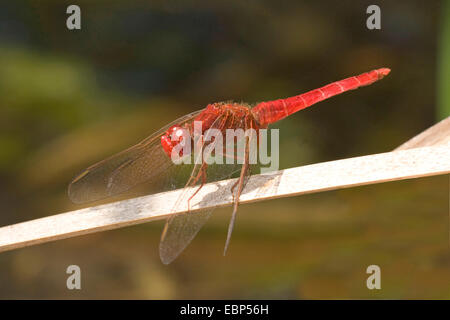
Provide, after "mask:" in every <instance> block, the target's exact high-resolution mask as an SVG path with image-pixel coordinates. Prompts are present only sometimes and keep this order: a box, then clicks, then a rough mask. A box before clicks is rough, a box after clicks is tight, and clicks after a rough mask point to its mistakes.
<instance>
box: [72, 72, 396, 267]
mask: <svg viewBox="0 0 450 320" xmlns="http://www.w3.org/2000/svg"><path fill="white" fill-rule="evenodd" d="M389 72H390V69H388V68H381V69H376V70H372V71H370V72H366V73H363V74H360V75H358V76H353V77H350V78H347V79H344V80H340V81H337V82H333V83H331V84H328V85H326V86H324V87H321V88H319V89H315V90H312V91H309V92H307V93H304V94H301V95H297V96H294V97H290V98H287V99H278V100H274V101H268V102H261V103H258V104H256V105H255V106H253V107H251V106H250V105H247V104H239V103H234V102H219V103H212V104H209V105H207V106H206V108H204V109H202V110H199V111H196V112H193V113H191V114H188V115H186V116H184V117H181V118H179V119H178V120H175V121H174V122H172V123H170V124H169V125H167V126H165V127H164V128H162V129H161V130H159V131H157V132H155V133H154V134H152V135H151V136H149V137H148V138H146V139H145V140H143V141H142V142H140V143H138V144H136V145H135V146H133V147H131V148H129V149H127V150H124V151H122V152H120V153H118V154H116V155H114V156H112V157H110V158H107V159H105V160H103V161H101V162H99V163H97V164H94V165H93V166H91V167H89V168H87V169H86V170H85V171H83V172H82V173H81V174H80V175H78V176H77V177H76V178H75V179H74V180H73V181H72V182H71V184H70V185H69V197H70V199H71V200H72V201H73V202H75V203H83V202H91V201H96V200H100V199H103V198H107V197H111V196H114V195H117V194H120V193H123V192H125V191H127V190H129V189H131V188H132V187H134V186H136V185H138V184H141V183H144V182H150V184H151V185H158V187H157V190H162V189H163V188H165V189H174V188H178V187H183V186H184V187H185V188H186V189H185V190H188V189H189V190H192V189H191V188H188V187H193V186H197V188H194V190H195V192H194V193H193V194H192V195H190V196H189V197H188V199H187V201H188V202H189V201H191V200H192V199H193V198H194V196H195V195H196V194H197V192H198V191H199V190H200V188H201V187H202V186H203V185H204V184H205V183H207V182H210V181H216V180H220V179H224V178H227V177H231V176H233V174H234V175H235V176H237V177H238V179H237V181H236V183H235V184H234V185H233V186H232V188H231V194H232V195H233V199H234V205H233V213H232V216H231V221H230V224H229V227H228V235H227V240H226V243H225V249H224V254H225V252H226V249H227V247H228V245H229V242H230V237H231V233H232V230H233V226H234V221H235V218H236V212H237V208H238V204H239V197H240V195H241V193H242V190H243V189H244V186H245V184H246V181H247V178H248V176H249V175H250V171H251V167H252V166H251V165H250V162H249V145H250V138H249V137H246V138H245V142H244V143H245V148H244V153H243V154H241V155H238V156H240V157H241V158H243V161H241V162H242V165H237V164H231V165H230V164H216V165H214V164H208V163H207V161H206V160H207V159H201V161H200V162H198V161H197V163H193V164H180V165H175V164H174V162H173V161H172V159H171V155H172V154H173V151H174V149H175V148H176V147H177V146H178V145H179V144H180V143H182V142H183V141H184V143H186V141H187V140H186V139H188V140H189V139H194V122H195V121H198V122H200V123H201V124H202V126H201V131H202V132H201V133H200V134H203V135H206V134H207V132H208V130H210V129H217V130H219V131H220V132H222V133H225V131H226V130H227V129H243V130H247V129H254V130H256V131H259V130H260V129H265V128H267V126H268V125H269V124H272V123H274V122H277V121H279V120H281V119H283V118H285V117H287V116H289V115H291V114H293V113H295V112H297V111H299V110H302V109H305V108H307V107H309V106H311V105H313V104H315V103H317V102H320V101H322V100H325V99H328V98H330V97H332V96H335V95H338V94H341V93H343V92H346V91H349V90H352V89H357V88H359V87H362V86H367V85H370V84H372V83H374V82H375V81H378V80H380V79H382V78H383V77H384V76H386V75H388V74H389ZM182 132H183V133H186V132H187V136H186V135H184V136H183V135H182V134H181V133H182ZM205 140H207V139H205ZM211 143H213V142H212V141H210V144H211ZM202 148H205V144H204V145H202ZM180 155H181V154H180ZM182 156H183V157H185V156H191V155H190V154H182ZM183 199H185V198H183ZM179 201H185V200H180V199H179ZM211 211H212V210H206V211H200V212H199V213H192V212H189V213H185V214H178V215H173V216H171V217H170V218H169V219H168V220H167V222H166V224H165V227H164V230H163V233H162V236H161V242H160V248H159V249H160V250H159V251H160V257H161V260H162V262H163V263H165V264H168V263H170V262H172V261H173V260H174V259H175V258H176V257H177V256H178V255H179V254H180V253H181V252H182V251H183V250H184V248H185V247H186V246H187V245H188V244H189V243H190V241H191V240H192V239H193V238H194V237H195V235H196V234H197V232H198V231H199V230H200V228H201V227H202V226H203V224H204V223H205V222H206V220H207V219H208V218H209V216H210V214H211Z"/></svg>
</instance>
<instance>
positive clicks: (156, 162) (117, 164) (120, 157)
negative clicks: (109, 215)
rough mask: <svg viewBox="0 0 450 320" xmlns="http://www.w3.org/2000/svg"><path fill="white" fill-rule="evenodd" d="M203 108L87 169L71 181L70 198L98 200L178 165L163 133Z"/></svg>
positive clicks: (118, 192) (193, 116) (78, 201)
mask: <svg viewBox="0 0 450 320" xmlns="http://www.w3.org/2000/svg"><path fill="white" fill-rule="evenodd" d="M200 112H201V110H199V111H196V112H193V113H190V114H188V115H186V116H184V117H181V118H179V119H177V120H175V121H173V122H172V123H170V124H168V125H167V126H165V127H164V128H161V129H160V130H159V131H157V132H155V133H154V134H152V135H151V136H149V137H148V138H146V139H145V140H143V141H141V142H140V143H138V144H136V145H134V146H132V147H131V148H128V149H126V150H124V151H122V152H120V153H118V154H116V155H113V156H112V157H110V158H107V159H105V160H103V161H101V162H99V163H97V164H94V165H93V166H91V167H89V168H87V169H86V170H84V171H83V172H82V173H81V174H79V175H78V176H77V177H75V178H74V179H73V181H72V182H71V183H70V185H69V189H68V194H69V197H70V199H71V200H72V201H73V202H75V203H84V202H92V201H97V200H101V199H104V198H107V197H111V196H114V195H118V194H120V193H122V192H125V191H127V190H129V189H131V188H132V187H134V186H136V185H138V184H141V183H143V182H147V181H149V180H152V179H159V178H160V177H161V176H162V174H163V173H167V172H168V170H169V169H170V168H171V167H173V166H174V164H173V162H172V161H171V159H170V158H169V157H168V156H167V155H166V154H165V152H164V150H163V149H162V147H161V141H160V138H161V135H163V134H164V132H166V131H167V129H168V128H169V127H171V126H172V125H175V124H180V125H183V124H184V123H186V122H189V121H192V120H193V119H194V118H195V117H196V116H197V115H198V114H199V113H200Z"/></svg>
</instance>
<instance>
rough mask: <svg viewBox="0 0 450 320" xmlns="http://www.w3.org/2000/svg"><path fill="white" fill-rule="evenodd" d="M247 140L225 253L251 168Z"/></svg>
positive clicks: (248, 141)
mask: <svg viewBox="0 0 450 320" xmlns="http://www.w3.org/2000/svg"><path fill="white" fill-rule="evenodd" d="M245 140H246V142H245V157H244V163H243V164H242V169H241V174H240V176H239V179H238V181H237V182H236V183H235V185H233V187H232V195H233V202H234V205H233V213H232V214H231V220H230V224H229V225H228V234H227V240H226V242H225V248H224V249H223V255H225V254H226V252H227V249H228V246H229V244H230V240H231V234H232V233H233V228H234V222H235V221H236V213H237V209H238V205H239V198H240V196H241V193H242V190H243V189H244V186H245V182H246V181H245V180H246V179H245V177H246V174H247V172H248V169H249V163H248V162H249V146H250V138H249V137H246V139H245ZM236 184H237V186H238V188H237V190H236V196H235V195H234V192H233V191H234V189H235V187H236Z"/></svg>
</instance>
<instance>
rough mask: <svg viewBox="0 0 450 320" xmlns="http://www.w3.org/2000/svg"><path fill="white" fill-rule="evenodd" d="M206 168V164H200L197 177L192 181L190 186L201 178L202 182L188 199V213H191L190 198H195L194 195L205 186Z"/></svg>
mask: <svg viewBox="0 0 450 320" xmlns="http://www.w3.org/2000/svg"><path fill="white" fill-rule="evenodd" d="M207 168H208V164H207V163H206V162H203V163H202V166H201V167H200V170H199V172H198V174H197V176H196V177H195V179H194V181H192V185H194V184H196V183H197V181H198V180H199V179H200V178H201V179H202V182H201V184H200V186H199V187H198V188H197V190H195V192H194V194H193V195H192V196H190V197H189V199H188V212H190V211H191V200H192V198H194V197H195V195H196V194H197V193H198V192H199V191H200V189H201V188H202V187H203V186H204V185H205V183H206V169H207Z"/></svg>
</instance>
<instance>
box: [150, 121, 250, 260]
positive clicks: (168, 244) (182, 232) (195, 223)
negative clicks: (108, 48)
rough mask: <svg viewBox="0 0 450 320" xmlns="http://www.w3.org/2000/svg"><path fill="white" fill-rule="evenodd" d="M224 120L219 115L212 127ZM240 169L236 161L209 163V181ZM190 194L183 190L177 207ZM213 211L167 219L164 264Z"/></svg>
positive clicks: (161, 250)
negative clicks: (231, 162)
mask: <svg viewBox="0 0 450 320" xmlns="http://www.w3.org/2000/svg"><path fill="white" fill-rule="evenodd" d="M222 120H223V116H222V117H218V118H217V119H216V121H215V122H214V124H213V125H212V126H211V128H216V129H219V130H221V129H223V127H224V126H226V121H222ZM205 140H208V139H205ZM228 156H229V155H228ZM231 156H233V155H231ZM199 166H200V165H197V167H196V168H194V170H193V173H192V175H195V174H196V170H198V169H199V168H198V167H199ZM240 171H241V165H239V164H237V163H236V162H235V163H233V164H212V165H209V166H208V169H207V182H211V181H217V180H222V179H227V178H230V177H233V176H237V175H238V174H239V173H240ZM197 184H198V183H197ZM193 189H194V191H195V190H196V188H193ZM187 190H192V189H187ZM190 196H191V194H190V193H187V191H186V192H183V193H182V195H180V198H179V199H178V200H177V202H176V204H175V208H176V207H177V206H178V203H180V202H182V201H188V199H189V197H190ZM194 200H195V197H194ZM213 211H214V209H207V210H203V211H199V212H195V213H192V212H188V213H184V214H177V215H174V216H172V217H170V218H169V219H167V222H166V225H165V226H164V230H163V233H162V235H161V242H160V245H159V254H160V258H161V261H162V262H163V263H164V264H169V263H171V262H172V261H173V260H175V259H176V257H177V256H178V255H179V254H180V253H181V252H182V251H183V250H184V249H185V248H186V247H187V246H188V245H189V243H190V242H191V241H192V240H193V239H194V237H195V236H196V235H197V233H198V232H199V231H200V229H201V228H202V227H203V225H204V224H205V223H206V221H207V220H208V219H209V217H210V216H211V214H212V212H213Z"/></svg>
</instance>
